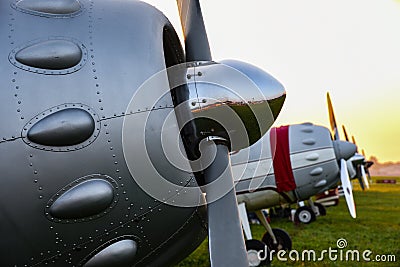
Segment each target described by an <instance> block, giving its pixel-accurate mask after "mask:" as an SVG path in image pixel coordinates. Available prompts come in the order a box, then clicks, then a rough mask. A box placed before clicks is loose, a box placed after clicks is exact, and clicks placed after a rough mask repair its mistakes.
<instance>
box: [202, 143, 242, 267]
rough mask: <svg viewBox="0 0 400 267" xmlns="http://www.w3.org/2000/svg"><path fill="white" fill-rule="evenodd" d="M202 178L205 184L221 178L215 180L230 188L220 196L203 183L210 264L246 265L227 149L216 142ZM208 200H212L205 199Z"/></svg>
mask: <svg viewBox="0 0 400 267" xmlns="http://www.w3.org/2000/svg"><path fill="white" fill-rule="evenodd" d="M204 178H205V182H206V183H207V184H208V185H210V183H212V182H214V181H216V180H217V179H221V180H220V181H219V182H223V184H224V187H225V186H229V188H231V189H230V191H229V192H228V193H227V194H225V195H224V196H222V197H220V196H219V195H218V194H221V190H219V188H216V186H212V185H211V186H206V198H207V201H208V202H207V203H208V204H207V210H208V238H209V241H208V242H209V251H210V261H211V266H214V267H217V266H248V260H247V253H246V247H245V244H244V237H243V231H242V227H241V224H240V217H239V211H238V207H237V200H236V192H235V186H234V182H233V176H232V170H231V165H230V157H229V151H228V148H227V147H226V146H225V145H222V144H217V153H216V156H215V159H214V162H213V163H212V164H211V165H210V166H209V167H207V169H205V171H204ZM219 197H220V198H219ZM215 199H217V200H215ZM210 200H215V201H212V202H210V203H209V201H210Z"/></svg>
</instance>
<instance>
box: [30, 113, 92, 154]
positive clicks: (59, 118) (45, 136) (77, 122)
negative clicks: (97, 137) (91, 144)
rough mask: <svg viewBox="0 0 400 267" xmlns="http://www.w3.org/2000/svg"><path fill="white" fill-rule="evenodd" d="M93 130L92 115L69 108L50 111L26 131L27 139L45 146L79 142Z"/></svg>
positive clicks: (67, 144)
mask: <svg viewBox="0 0 400 267" xmlns="http://www.w3.org/2000/svg"><path fill="white" fill-rule="evenodd" d="M94 130H95V122H94V120H93V118H92V116H91V115H90V114H89V113H88V112H87V111H85V110H82V109H78V108H69V109H64V110H60V111H57V112H55V113H52V114H50V115H48V116H46V117H44V118H42V119H41V120H39V121H38V122H36V123H35V124H34V125H33V126H32V128H30V129H29V131H28V133H27V138H28V140H29V141H31V142H34V143H36V144H40V145H45V146H57V147H59V146H72V145H77V144H80V143H82V142H84V141H86V140H87V139H89V137H90V136H92V134H93V132H94Z"/></svg>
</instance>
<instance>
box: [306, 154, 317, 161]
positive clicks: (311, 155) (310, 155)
mask: <svg viewBox="0 0 400 267" xmlns="http://www.w3.org/2000/svg"><path fill="white" fill-rule="evenodd" d="M318 159H319V154H318V153H311V154H308V155H307V156H306V160H309V161H316V160H318Z"/></svg>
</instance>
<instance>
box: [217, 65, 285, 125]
mask: <svg viewBox="0 0 400 267" xmlns="http://www.w3.org/2000/svg"><path fill="white" fill-rule="evenodd" d="M221 63H223V64H225V65H228V66H230V67H233V68H235V69H236V70H238V71H240V72H241V73H243V74H244V75H246V76H247V77H248V78H249V79H250V80H251V81H252V82H253V83H254V84H255V85H256V86H257V87H258V88H259V89H260V91H261V93H262V95H263V96H264V97H265V99H267V101H268V104H269V107H270V109H271V112H272V115H273V116H274V119H276V118H277V117H278V115H279V113H280V111H281V109H282V107H283V103H284V102H285V99H286V90H285V87H284V86H283V85H282V84H281V83H280V82H279V81H278V80H277V79H275V78H274V77H272V76H271V75H270V74H268V73H267V72H265V71H264V70H262V69H260V68H258V67H256V66H254V65H251V64H249V63H246V62H241V61H237V60H223V61H222V62H221Z"/></svg>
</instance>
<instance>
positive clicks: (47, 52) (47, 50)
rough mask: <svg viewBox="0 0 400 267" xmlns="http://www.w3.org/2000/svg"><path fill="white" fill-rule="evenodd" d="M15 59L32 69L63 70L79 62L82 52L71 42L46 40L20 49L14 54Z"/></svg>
mask: <svg viewBox="0 0 400 267" xmlns="http://www.w3.org/2000/svg"><path fill="white" fill-rule="evenodd" d="M15 59H16V60H17V61H18V62H19V63H21V64H23V65H27V66H30V67H34V68H39V69H49V70H63V69H68V68H72V67H74V66H76V65H77V64H78V63H79V62H80V61H81V59H82V50H81V48H80V47H79V46H78V45H77V44H75V43H73V42H71V41H67V40H47V41H42V42H39V43H36V44H33V45H30V46H27V47H25V48H23V49H21V50H20V51H18V52H17V53H16V54H15Z"/></svg>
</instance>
